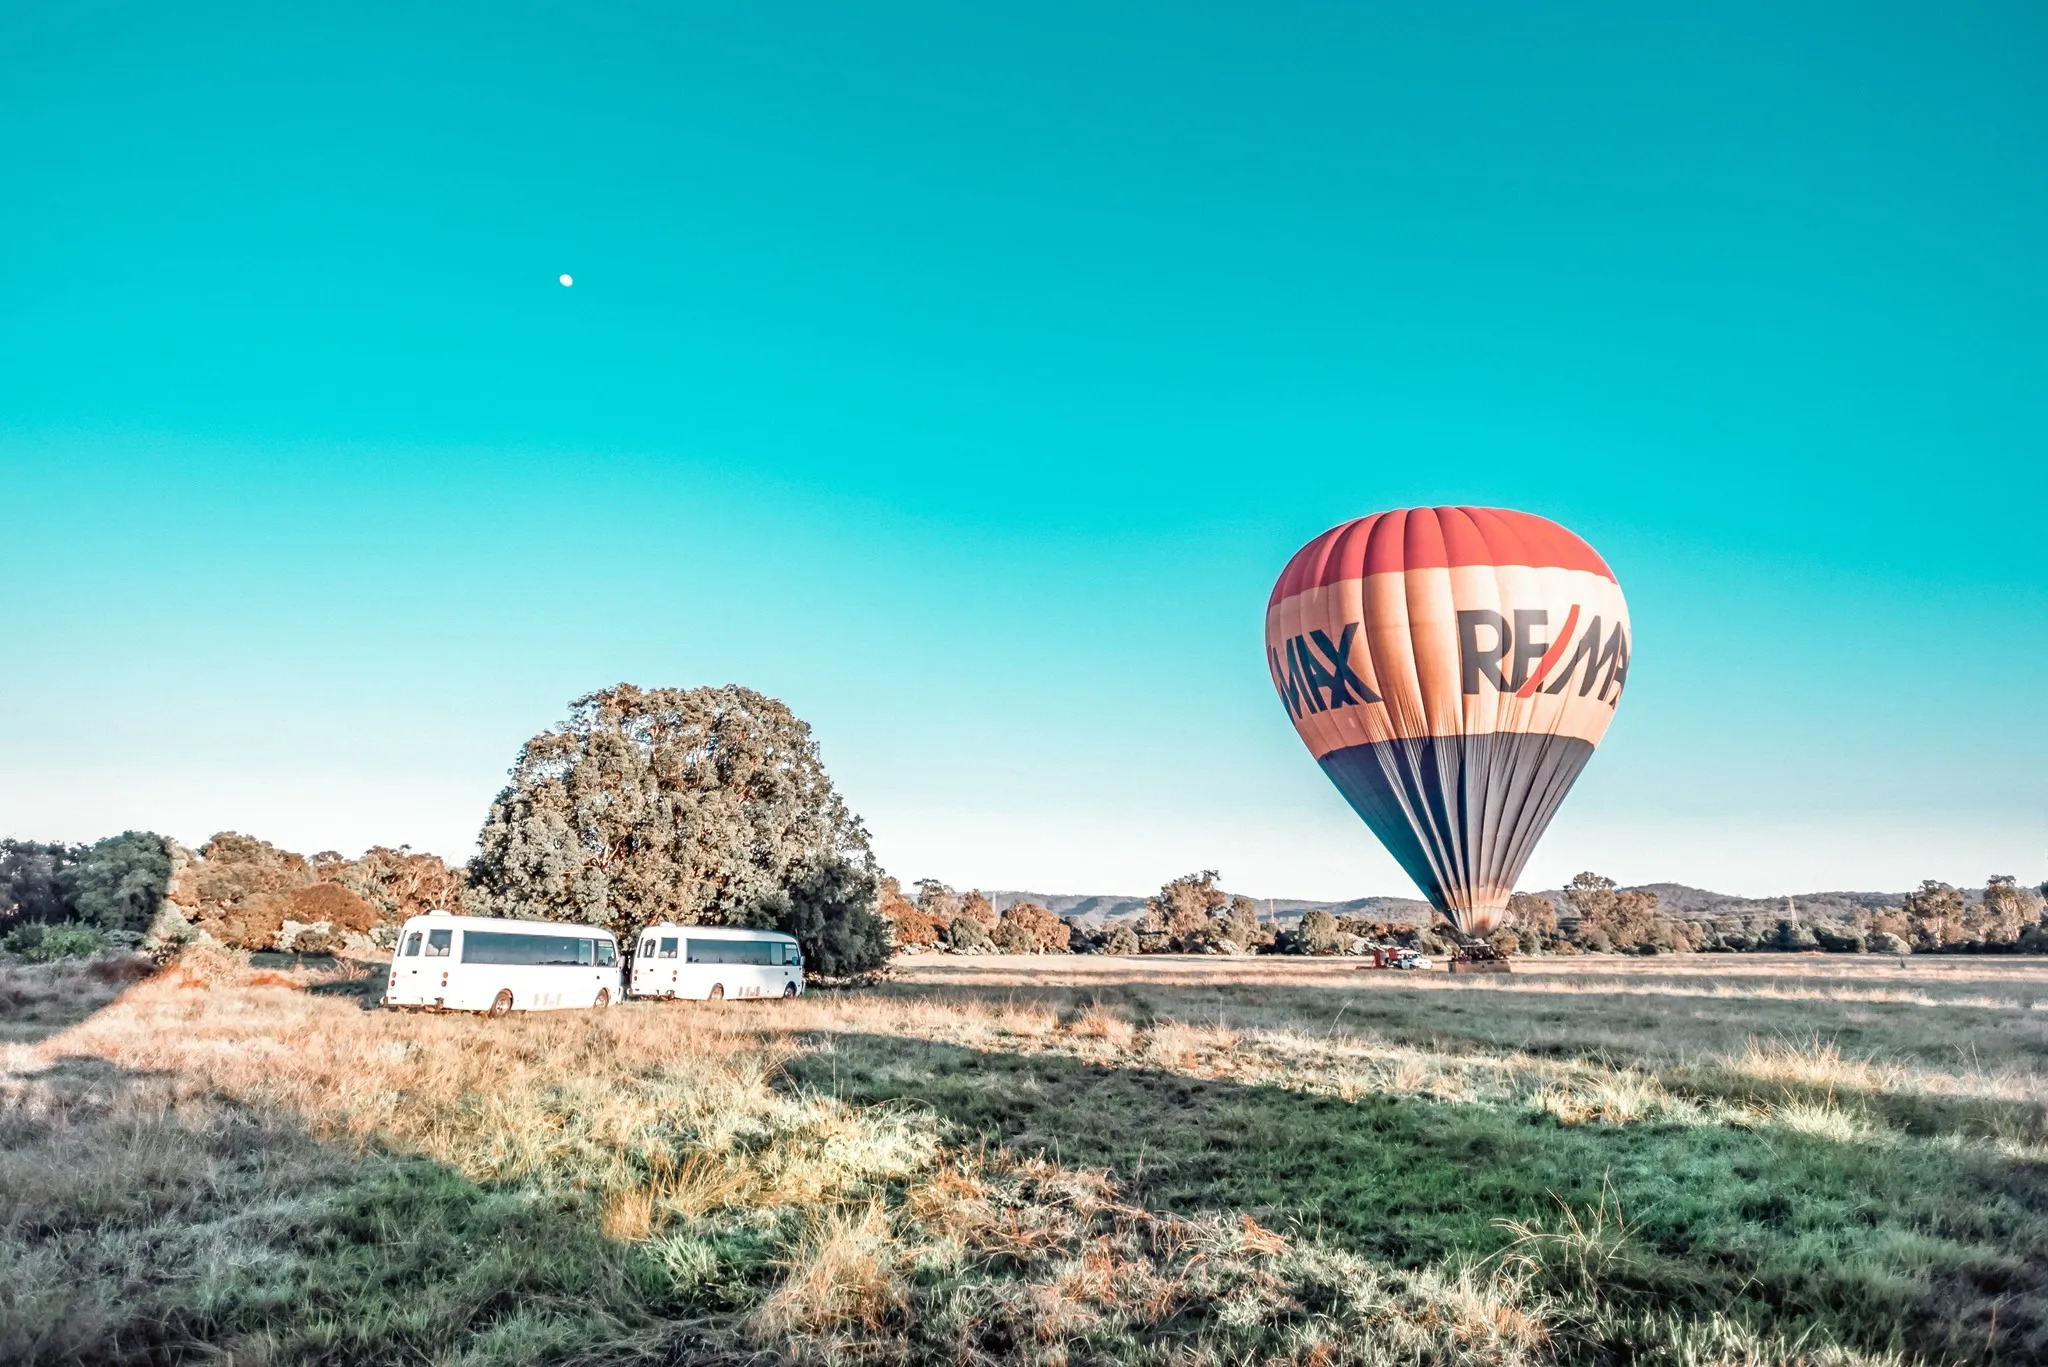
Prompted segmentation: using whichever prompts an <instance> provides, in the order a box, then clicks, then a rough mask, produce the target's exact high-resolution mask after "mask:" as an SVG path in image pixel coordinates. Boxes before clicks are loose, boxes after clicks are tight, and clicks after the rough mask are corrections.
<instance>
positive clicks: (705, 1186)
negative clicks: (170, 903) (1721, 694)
mask: <svg viewBox="0 0 2048 1367" xmlns="http://www.w3.org/2000/svg"><path fill="white" fill-rule="evenodd" d="M382 984H383V977H382V973H381V972H379V971H376V970H374V969H366V968H363V967H360V966H347V965H340V966H336V967H333V968H330V969H323V970H278V969H262V968H251V967H250V966H248V965H247V964H243V963H238V962H235V961H234V960H232V959H229V958H228V957H227V956H224V955H217V954H214V955H209V954H205V953H194V954H192V955H189V956H188V958H187V959H186V960H185V961H183V962H182V963H181V964H180V965H179V966H176V967H174V968H173V969H171V970H169V971H168V972H165V973H162V974H158V975H156V976H154V977H150V978H147V979H145V980H141V981H129V980H128V978H127V976H126V975H125V974H124V973H123V971H122V970H121V969H120V968H119V967H118V966H114V965H104V964H103V965H98V966H96V967H95V968H93V969H87V968H81V967H71V968H49V969H24V968H15V969H6V970H0V1040H4V1041H5V1043H4V1046H0V1047H4V1050H5V1055H4V1069H0V1222H4V1223H0V1361H6V1362H10V1363H12V1362H24V1363H63V1362H183V1361H193V1362H199V1361H204V1362H225V1361H228V1360H229V1359H230V1357H231V1359H232V1361H233V1362H234V1363H235V1364H237V1365H238V1367H249V1365H250V1364H263V1363H277V1364H286V1363H301V1362H333V1363H342V1362H392V1363H450V1364H453V1363H476V1364H483V1363H514V1362H518V1363H525V1362H591V1363H596V1362H671V1363H682V1362H724V1361H731V1362H741V1361H749V1362H760V1361H777V1360H787V1359H797V1360H814V1361H832V1362H841V1361H862V1362H867V1361H872V1362H933V1363H938V1362H946V1363H951V1362H1043V1363H1062V1362H1064V1363H1093V1362H1144V1363H1190V1364H1196V1363H1224V1362H1232V1363H1235V1362H1299V1363H1316V1364H1338V1363H1348V1362H1359V1363H1381V1362H1387V1363H1393V1362H1414V1363H1445V1364H1455V1363H1490V1364H1491V1363H1498V1364H1514V1363H1548V1362H1560V1363H1589V1364H1591V1363H1598V1364H1606V1363H1620V1362H1630V1361H1639V1362H1654V1363H1672V1364H1694V1363H1699V1364H1704V1363H1724V1362H1725V1363H1766V1362H1780V1361H1784V1362H1794V1361H1799V1362H1811V1363H1816V1364H1822V1363H1843V1364H1851V1363H1861V1362H1893V1361H1918V1362H1925V1363H1928V1364H1936V1363H1950V1362H1983V1363H2033V1362H2039V1361H2041V1360H2043V1358H2044V1357H2048V963H2043V962H2042V961H2039V960H2030V959H2020V958H1977V959H1968V958H1951V959H1927V958H1921V959H1913V960H1908V961H1906V962H1905V963H1903V964H1901V963H1899V962H1898V961H1895V960H1891V959H1878V958H1869V957H1861V956H1858V957H1850V956H1817V955H1816V956H1796V957H1785V958H1778V957H1774V956H1763V955H1746V956H1742V957H1740V958H1731V957H1713V956H1705V957H1699V958H1690V959H1687V958H1662V959H1651V960H1643V959H1627V960H1621V959H1616V960H1606V959H1587V958H1581V959H1561V960H1547V961H1530V962H1525V963H1523V964H1520V965H1519V966H1518V971H1517V972H1516V974H1515V975H1513V976H1512V977H1507V978H1488V977H1479V978H1469V979H1468V978H1453V977H1450V976H1448V975H1444V974H1441V973H1437V974H1426V975H1397V974H1392V973H1373V972H1365V971H1359V970H1358V969H1357V968H1356V967H1355V964H1354V963H1351V962H1345V961H1313V960H1300V959H1257V960H1220V959H1142V960H1140V959H1096V958H1086V957H1077V958H1066V957H1060V958H1045V959H1004V958H990V959H958V958H936V957H934V958H923V959H911V960H907V961H905V962H904V963H902V964H901V965H899V966H898V968H897V970H896V972H895V975H894V979H893V980H892V981H891V982H890V983H888V984H887V985H885V986H883V987H881V988H878V989H875V990H871V991H862V992H849V993H834V992H819V993H814V994H813V995H811V996H809V997H806V998H804V999H802V1000H800V1001H798V1002H795V1003H787V1004H785V1003H728V1004H695V1003H687V1004H660V1005H657V1004H640V1003H634V1004H629V1005H625V1006H621V1007H618V1008H614V1009H613V1010H612V1011H610V1012H607V1013H603V1014H582V1013H573V1014H571V1013H565V1014H556V1015H541V1016H515V1017H511V1018H508V1019H505V1020H502V1021H487V1020H482V1019H476V1018H470V1017H432V1016H414V1015H400V1014H396V1013H391V1012H385V1011H382V1010H379V1009H376V1007H375V1002H376V998H377V996H378V994H379V993H380V991H381V988H382Z"/></svg>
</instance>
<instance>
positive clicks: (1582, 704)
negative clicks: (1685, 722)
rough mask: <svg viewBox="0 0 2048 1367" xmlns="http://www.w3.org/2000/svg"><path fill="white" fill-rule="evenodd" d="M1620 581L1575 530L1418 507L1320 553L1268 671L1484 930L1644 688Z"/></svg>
mask: <svg viewBox="0 0 2048 1367" xmlns="http://www.w3.org/2000/svg"><path fill="white" fill-rule="evenodd" d="M1629 647H1630V632H1629V621H1628V605H1627V603H1626V602H1625V601H1624V600H1623V598H1622V595H1621V585H1620V584H1619V583H1618V582H1616V580H1615V577H1614V572H1613V571H1612V570H1610V569H1609V568H1608V567H1607V562H1606V561H1604V560H1602V559H1601V558H1600V556H1599V554H1598V553H1597V552H1595V551H1594V550H1593V548H1592V547H1591V546H1589V545H1587V544H1586V543H1585V542H1584V541H1582V540H1580V539H1579V538H1578V537H1577V536H1574V535H1573V534H1572V533H1571V532H1568V531H1566V530H1565V529H1564V528H1563V527H1560V526H1558V525H1557V524H1556V523H1554V522H1551V521H1549V520H1547V519H1545V518H1541V517H1537V516H1535V515H1534V514H1532V513H1520V512H1514V511H1511V510H1509V509H1505V508H1409V509H1401V510H1397V511H1394V512H1386V513H1376V514H1374V515H1373V516H1371V517H1363V518H1359V519H1358V520H1356V521H1354V522H1347V523H1345V524H1344V525H1342V526H1340V527H1333V528H1331V529H1330V530H1329V531H1327V532H1325V533H1323V534H1322V535H1321V536H1319V537H1317V538H1316V539H1315V540H1313V541H1311V542H1309V543H1308V544H1307V545H1306V546H1303V547H1302V548H1301V550H1299V551H1298V552H1296V553H1295V556H1294V558H1293V559H1292V560H1290V561H1289V562H1288V564H1287V568H1286V570H1285V571H1284V572H1282V574H1281V576H1280V582H1279V583H1278V584H1276V585H1274V588H1273V596H1272V598H1271V599H1270V600H1269V601H1268V603H1267V606H1266V664H1267V668H1268V669H1270V670H1271V671H1272V675H1273V686H1274V688H1276V689H1277V690H1278V691H1279V694H1280V700H1281V703H1282V705H1283V706H1285V707H1286V709H1287V713H1288V716H1289V717H1290V718H1291V719H1292V720H1293V722H1294V727H1295V730H1296V731H1297V732H1298V733H1299V734H1300V736H1301V739H1302V741H1303V743H1305V744H1306V745H1307V746H1308V748H1309V753H1310V754H1312V755H1314V756H1315V757H1316V760H1317V762H1318V763H1319V764H1321V765H1322V767H1323V772H1324V773H1325V774H1327V775H1329V778H1330V781H1331V782H1332V783H1334V784H1336V785H1337V789H1338V791H1339V792H1341V793H1343V794H1344V797H1345V799H1346V800H1347V801H1349V802H1350V803H1351V806H1352V809H1353V810H1354V811H1356V812H1357V813H1358V815H1359V816H1360V817H1362V818H1363V819H1364V821H1365V823H1366V825H1367V826H1369V827H1370V828H1371V829H1372V832H1373V834H1375V835H1376V836H1378V837H1379V838H1380V841H1381V842H1382V843H1383V844H1385V845H1386V847H1387V849H1388V851H1389V852H1391V853H1392V854H1393V856H1394V858H1395V859H1396V860H1398V861H1399V862H1400V864H1401V867H1402V868H1403V869H1405V870H1407V872H1408V874H1409V876H1410V877H1412V878H1413V879H1414V880H1415V883H1416V886H1418V887H1419V888H1421V889H1422V891H1423V893H1424V894H1425V895H1426V896H1427V897H1428V898H1429V900H1430V903H1431V904H1432V905H1433V906H1435V907H1436V909H1437V910H1438V911H1440V912H1442V913H1443V914H1444V915H1445V916H1446V917H1448V918H1449V919H1450V921H1451V922H1452V924H1453V925H1455V926H1456V927H1457V928H1458V930H1459V931H1461V932H1463V933H1464V934H1465V935H1467V936H1483V935H1485V934H1486V933H1487V932H1489V931H1490V930H1492V929H1493V928H1494V927H1495V926H1496V925H1498V924H1499V923H1500V921H1501V918H1502V916H1503V914H1504V913H1505V910H1506V907H1507V902H1508V896H1509V894H1510V893H1511V892H1513V890H1514V885H1515V880H1516V879H1517V878H1518V877H1520V875H1521V872H1522V867H1523V865H1524V864H1526V863H1527V862H1528V859H1529V854H1530V851H1531V850H1532V849H1533V848H1534V847H1535V844H1536V840H1537V838H1538V837H1539V836H1541V835H1542V834H1543V830H1544V828H1545V827H1546V826H1548V825H1549V824H1550V819H1551V817H1552V816H1554V815H1555V814H1556V812H1557V808H1558V805H1559V804H1560V803H1561V802H1562V801H1563V800H1564V796H1565V794H1566V793H1567V792H1568V791H1569V790H1570V789H1571V786H1572V783H1573V781H1574V780H1575V779H1577V778H1578V776H1579V772H1580V771H1581V770H1582V769H1584V768H1585V766H1586V761H1587V760H1588V759H1590V758H1591V757H1592V754H1593V747H1594V746H1596V745H1598V744H1599V743H1600V738H1601V737H1602V736H1603V735H1604V734H1606V731H1607V726H1608V723H1609V722H1611V721H1612V720H1613V718H1614V708H1615V704H1616V703H1617V702H1618V701H1619V700H1620V698H1621V692H1622V689H1623V687H1624V686H1625V685H1626V683H1627V680H1628V664H1629Z"/></svg>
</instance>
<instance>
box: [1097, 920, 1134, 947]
mask: <svg viewBox="0 0 2048 1367" xmlns="http://www.w3.org/2000/svg"><path fill="white" fill-rule="evenodd" d="M1095 952H1096V953H1098V954H1136V953H1137V952H1138V933H1137V932H1136V931H1134V930H1132V929H1131V928H1130V927H1129V926H1125V925H1115V926H1111V927H1110V928H1109V929H1108V930H1106V931H1104V932H1103V933H1102V938H1101V939H1099V940H1097V941H1096V942H1095Z"/></svg>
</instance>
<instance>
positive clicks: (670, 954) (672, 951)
mask: <svg viewBox="0 0 2048 1367" xmlns="http://www.w3.org/2000/svg"><path fill="white" fill-rule="evenodd" d="M675 956H676V938H675V936H673V935H664V936H662V937H661V957H662V958H664V959H673V958H675Z"/></svg>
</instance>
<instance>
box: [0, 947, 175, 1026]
mask: <svg viewBox="0 0 2048 1367" xmlns="http://www.w3.org/2000/svg"><path fill="white" fill-rule="evenodd" d="M150 971H151V969H150V965H149V963H148V961H147V960H144V959H142V958H141V957H140V956H134V957H130V958H109V959H92V960H72V961H70V962H67V963H57V964H36V965H31V966H28V967H12V968H5V969H0V1044H40V1043H41V1042H42V1041H44V1040H46V1039H48V1038H50V1036H52V1035H56V1034H61V1033H62V1032H64V1031H66V1030H69V1029H70V1028H71V1027H72V1026H74V1025H79V1024H82V1023H84V1022H85V1021H87V1020H89V1019H90V1018H91V1017H92V1016H93V1015H94V1014H95V1013H96V1012H98V1011H99V1010H100V1009H101V1008H102V1007H105V1006H107V1005H109V1004H110V1003H112V1002H113V1000H114V999H115V998H116V997H118V996H120V995H121V994H122V993H123V992H125V991H127V990H128V988H129V987H131V986H133V985H134V984H135V983H136V982H138V981H140V980H141V979H142V978H144V977H147V976H148V974H149V972H150Z"/></svg>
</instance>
